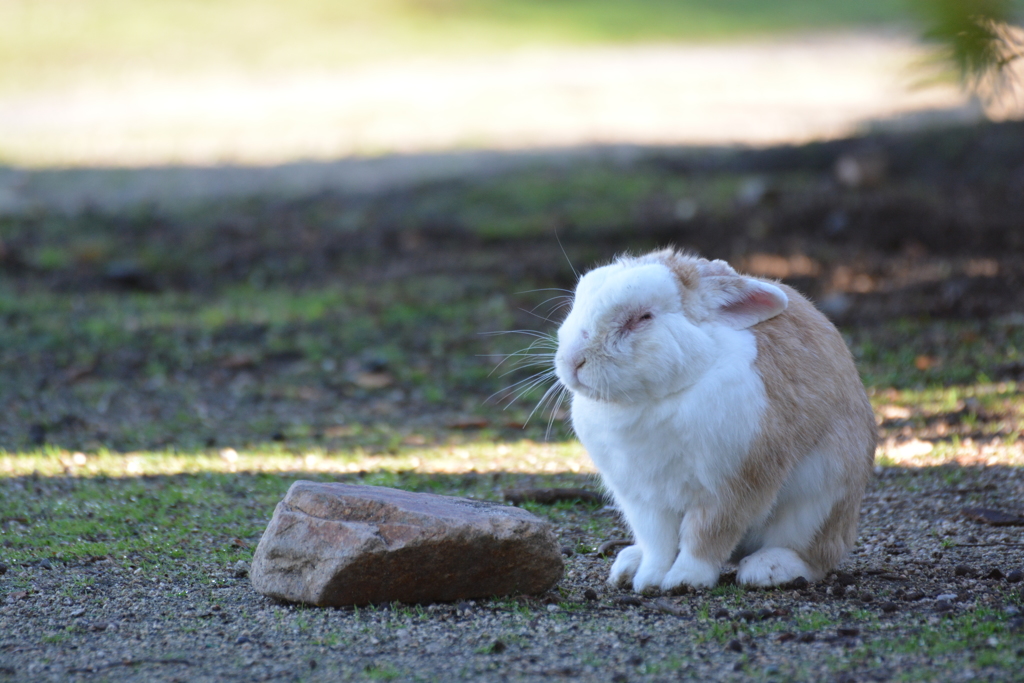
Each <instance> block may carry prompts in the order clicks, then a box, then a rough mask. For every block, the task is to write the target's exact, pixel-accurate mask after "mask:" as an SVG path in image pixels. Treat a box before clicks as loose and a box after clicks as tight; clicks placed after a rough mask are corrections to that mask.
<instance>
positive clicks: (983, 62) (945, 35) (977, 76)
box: [915, 0, 1024, 87]
mask: <svg viewBox="0 0 1024 683" xmlns="http://www.w3.org/2000/svg"><path fill="white" fill-rule="evenodd" d="M915 6H916V8H917V9H918V11H919V13H920V14H921V15H922V16H923V17H924V18H925V20H926V22H927V29H926V32H925V37H926V38H928V39H930V40H932V41H935V42H936V43H938V44H940V45H941V46H942V49H943V52H944V56H945V58H946V59H947V60H948V61H949V62H950V63H951V64H952V65H953V66H954V68H956V70H957V72H958V73H959V75H960V79H961V81H963V82H964V83H965V84H966V85H968V86H970V87H977V86H978V85H979V84H980V83H981V82H983V81H984V80H985V79H986V78H991V77H993V76H996V77H998V75H999V73H1000V72H1001V71H1002V70H1003V69H1004V68H1005V67H1006V66H1008V65H1009V64H1010V63H1011V62H1012V61H1015V60H1017V59H1020V58H1021V57H1022V56H1024V33H1021V32H1020V31H1019V28H1018V30H1017V32H1014V30H1013V29H1012V28H1011V27H1012V26H1013V25H1014V24H1015V23H1019V21H1020V19H1021V18H1022V15H1021V12H1022V11H1024V4H1022V3H1021V2H1020V1H1019V0H917V2H915Z"/></svg>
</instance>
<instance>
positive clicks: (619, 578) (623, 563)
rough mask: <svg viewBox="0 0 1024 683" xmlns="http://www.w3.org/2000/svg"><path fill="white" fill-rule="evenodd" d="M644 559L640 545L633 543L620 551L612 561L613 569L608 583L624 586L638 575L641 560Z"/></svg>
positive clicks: (619, 586)
mask: <svg viewBox="0 0 1024 683" xmlns="http://www.w3.org/2000/svg"><path fill="white" fill-rule="evenodd" d="M643 559H644V553H643V550H641V549H640V546H638V545H631V546H627V547H625V548H623V549H622V550H620V551H619V554H618V555H617V556H616V557H615V562H613V563H612V570H611V572H610V573H609V574H608V583H610V584H611V585H613V586H616V587H618V588H624V587H625V586H626V585H627V584H629V582H630V581H632V580H633V577H634V576H635V575H636V570H637V568H638V567H640V561H641V560H643Z"/></svg>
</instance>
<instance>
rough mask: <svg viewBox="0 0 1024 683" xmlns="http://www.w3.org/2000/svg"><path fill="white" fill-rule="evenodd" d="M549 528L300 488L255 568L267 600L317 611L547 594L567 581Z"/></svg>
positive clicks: (491, 510)
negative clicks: (320, 608) (562, 580)
mask: <svg viewBox="0 0 1024 683" xmlns="http://www.w3.org/2000/svg"><path fill="white" fill-rule="evenodd" d="M562 568H563V566H562V554H561V551H560V548H559V545H558V542H557V540H556V538H555V534H554V531H553V529H552V528H551V525H549V524H548V523H547V522H545V521H542V520H540V519H538V518H537V517H535V516H533V515H532V514H530V513H529V512H526V511H525V510H522V509H519V508H515V507H509V506H504V505H498V504H494V503H485V502H480V501H474V500H467V499H464V498H452V497H449V496H438V495H434V494H429V493H410V492H408V491H399V490H396V489H388V488H382V487H376V486H356V485H351V484H330V483H325V484H321V483H314V482H308V481H297V482H295V483H294V484H292V486H291V488H290V489H288V493H287V494H286V495H285V497H284V500H282V501H281V502H280V503H278V505H277V509H276V510H274V517H273V519H271V520H270V524H269V525H267V529H266V531H265V532H264V533H263V538H262V539H260V543H259V546H258V547H257V548H256V553H255V556H254V557H253V561H252V566H251V568H250V578H251V580H252V585H253V587H254V588H255V589H256V590H257V591H259V592H260V593H263V594H264V595H267V596H270V597H272V598H276V599H279V600H287V601H290V602H304V603H309V604H313V605H319V606H343V605H364V604H372V603H386V602H392V601H398V602H405V603H423V602H444V601H453V600H461V599H469V598H481V597H490V596H497V595H508V594H513V593H527V594H529V593H540V592H543V591H545V590H547V589H548V588H550V587H551V586H553V585H554V584H555V583H556V582H557V581H558V580H559V579H560V578H561V576H562Z"/></svg>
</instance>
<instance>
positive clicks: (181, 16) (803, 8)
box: [0, 0, 907, 92]
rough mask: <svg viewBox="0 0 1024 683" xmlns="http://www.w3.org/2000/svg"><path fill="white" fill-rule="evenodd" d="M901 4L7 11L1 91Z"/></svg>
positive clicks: (720, 34) (475, 48) (414, 1)
mask: <svg viewBox="0 0 1024 683" xmlns="http://www.w3.org/2000/svg"><path fill="white" fill-rule="evenodd" d="M906 18H907V7H906V6H905V4H904V3H902V2H895V3H894V2H884V1H883V0H869V1H866V2H860V3H842V2H833V1H829V2H813V1H812V0H783V1H782V2H777V3H772V4H766V3H760V2H755V1H754V0H728V1H719V2H714V1H712V0H691V1H688V2H678V1H675V0H642V1H640V2H629V3H624V2H618V1H617V0H559V1H558V2H550V1H548V0H506V1H504V2H498V1H496V0H376V1H375V2H356V1H355V0H339V1H338V2H329V1H328V0H294V1H292V2H282V1H280V0H248V1H243V0H142V1H141V2H128V1H127V0H77V1H75V2H67V1H66V0H4V1H3V2H0V64H4V65H5V68H4V69H3V70H2V72H0V73H2V74H3V75H2V76H0V92H3V91H4V90H8V91H10V90H26V89H32V88H35V87H39V86H40V85H45V84H60V83H66V82H72V81H76V80H79V81H80V80H82V79H85V80H94V81H95V80H101V81H102V80H112V79H114V78H116V77H117V76H119V75H124V74H140V73H143V74H145V73H152V72H157V73H160V72H163V73H169V74H171V75H183V74H189V73H195V72H202V71H214V72H215V71H217V70H219V69H225V68H227V69H244V70H259V71H262V72H268V71H269V72H273V71H279V70H282V69H285V70H287V69H294V68H309V67H314V68H322V67H335V66H339V65H347V64H353V63H362V62H367V61H379V60H388V59H395V58H400V57H403V56H407V55H409V54H411V53H423V52H428V53H434V54H450V53H466V52H480V51H493V50H495V49H499V50H500V49H509V48H516V47H523V46H529V45H537V44H547V45H551V44H556V45H560V44H595V43H622V42H636V41H672V40H690V39H719V38H731V37H735V36H738V35H750V34H762V33H777V32H781V31H800V30H807V29H819V28H836V27H849V26H859V25H864V24H877V23H880V22H893V21H905V20H906Z"/></svg>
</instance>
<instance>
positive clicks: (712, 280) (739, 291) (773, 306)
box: [700, 276, 789, 330]
mask: <svg viewBox="0 0 1024 683" xmlns="http://www.w3.org/2000/svg"><path fill="white" fill-rule="evenodd" d="M700 286H701V289H703V290H704V292H705V296H706V299H705V301H706V302H707V304H708V309H709V311H710V317H711V319H713V320H717V321H719V322H721V323H724V324H725V325H728V326H729V327H731V328H733V329H736V330H742V329H744V328H747V327H750V326H751V325H756V324H757V323H759V322H762V321H764V320H768V319H769V318H774V317H775V316H777V315H778V314H779V313H782V312H783V311H784V310H786V306H787V305H788V304H789V298H788V297H787V296H786V293H785V292H783V291H782V290H781V289H779V288H778V287H776V286H775V285H773V284H769V283H767V282H762V281H761V280H755V279H753V278H749V277H738V276H732V277H730V276H712V277H704V278H701V283H700Z"/></svg>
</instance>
